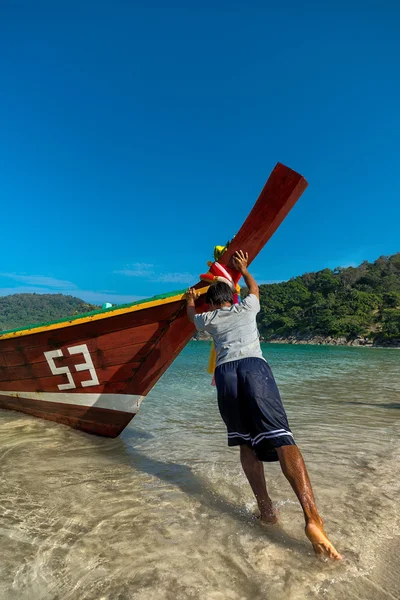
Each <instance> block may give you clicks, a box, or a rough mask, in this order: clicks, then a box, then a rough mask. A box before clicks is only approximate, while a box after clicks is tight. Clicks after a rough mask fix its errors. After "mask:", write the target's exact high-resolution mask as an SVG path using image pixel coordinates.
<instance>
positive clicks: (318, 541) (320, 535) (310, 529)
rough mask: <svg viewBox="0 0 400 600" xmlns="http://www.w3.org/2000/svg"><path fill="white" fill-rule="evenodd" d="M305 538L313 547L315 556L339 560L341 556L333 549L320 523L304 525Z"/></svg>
mask: <svg viewBox="0 0 400 600" xmlns="http://www.w3.org/2000/svg"><path fill="white" fill-rule="evenodd" d="M305 531H306V536H307V537H308V539H309V540H310V542H311V543H312V545H313V548H314V552H315V554H319V555H320V556H327V557H328V558H331V559H332V560H341V559H342V558H343V556H342V555H341V554H339V552H338V551H337V550H336V549H335V548H334V546H333V545H332V544H331V542H330V541H329V540H328V537H327V535H326V533H325V531H324V529H323V526H322V522H321V524H319V523H313V522H309V523H307V525H306V529H305Z"/></svg>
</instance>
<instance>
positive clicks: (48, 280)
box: [0, 273, 77, 290]
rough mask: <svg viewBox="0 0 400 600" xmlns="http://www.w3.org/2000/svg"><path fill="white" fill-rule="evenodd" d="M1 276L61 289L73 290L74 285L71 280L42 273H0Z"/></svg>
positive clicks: (29, 283)
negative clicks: (46, 275)
mask: <svg viewBox="0 0 400 600" xmlns="http://www.w3.org/2000/svg"><path fill="white" fill-rule="evenodd" d="M0 276H1V277H8V278H9V279H13V280H14V281H20V282H21V283H27V284H28V285H37V286H41V287H46V288H57V289H63V290H74V289H76V287H77V286H76V285H75V284H74V283H72V282H71V281H66V280H64V279H56V278H55V277H45V276H43V275H19V274H18V273H0Z"/></svg>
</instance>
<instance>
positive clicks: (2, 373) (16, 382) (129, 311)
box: [0, 163, 307, 437]
mask: <svg viewBox="0 0 400 600" xmlns="http://www.w3.org/2000/svg"><path fill="white" fill-rule="evenodd" d="M306 187H307V182H306V180H305V179H304V178H303V177H302V176H301V175H299V174H298V173H296V172H295V171H292V170H291V169H289V168H288V167H285V166H284V165H282V164H280V163H278V164H277V165H276V167H275V169H274V170H273V171H272V173H271V175H270V177H269V179H268V181H267V183H266V184H265V186H264V188H263V190H262V192H261V194H260V196H259V198H258V200H257V202H256V204H255V205H254V207H253V209H252V210H251V212H250V214H249V216H248V217H247V219H246V221H245V222H244V224H243V225H242V227H241V228H240V230H239V232H238V233H237V235H236V236H235V237H234V239H233V241H232V243H231V244H230V246H229V247H228V249H227V250H226V251H225V253H224V254H223V255H222V257H221V258H220V259H219V262H220V263H221V264H225V265H226V264H227V263H228V261H229V259H230V258H231V256H232V254H233V253H234V252H235V251H236V250H238V249H243V250H245V251H246V252H248V254H249V259H250V261H251V260H253V259H254V258H255V256H256V255H257V254H258V253H259V252H260V250H261V249H262V248H263V246H264V245H265V244H266V242H267V241H268V240H269V238H270V237H271V236H272V234H273V233H274V232H275V231H276V229H277V228H278V227H279V225H280V224H281V222H282V221H283V219H284V218H285V217H286V215H287V214H288V212H289V210H290V209H291V208H292V207H293V205H294V204H295V202H296V201H297V200H298V198H299V197H300V196H301V194H302V193H303V191H304V190H305V188H306ZM195 287H196V288H197V289H198V292H199V293H200V298H199V300H198V303H197V307H198V310H199V311H202V310H204V309H205V308H206V305H205V293H206V291H207V287H204V283H198V284H197V285H196V286H195ZM193 333H194V327H193V324H192V323H190V322H189V321H188V319H187V318H186V310H185V298H184V292H183V291H181V292H173V293H171V294H164V295H162V296H155V297H153V298H149V299H148V300H144V301H141V302H135V303H132V304H127V305H124V306H117V307H112V308H109V309H106V310H100V311H95V312H92V313H88V314H84V315H78V316H75V317H71V318H69V319H66V320H64V321H59V322H54V323H46V324H42V325H35V326H32V327H29V328H26V329H19V330H13V331H6V332H3V333H0V408H3V409H8V410H16V411H20V412H23V413H26V414H29V415H32V416H35V417H41V418H43V419H48V420H51V421H56V422H58V423H63V424H64V425H69V426H70V427H73V428H75V429H80V430H82V431H86V432H89V433H94V434H98V435H104V436H108V437H116V436H117V435H119V434H120V433H121V431H123V429H124V428H125V427H126V426H127V424H128V423H129V422H130V421H131V419H132V418H133V417H134V416H135V414H136V413H137V411H138V409H139V406H140V403H141V401H142V399H143V398H144V397H145V396H146V394H147V393H148V392H149V391H150V390H151V388H152V387H153V386H154V385H155V383H156V382H157V381H158V379H159V378H160V377H161V375H162V374H163V373H164V372H165V371H166V369H167V368H168V367H169V365H170V364H171V363H172V361H173V360H174V359H175V358H176V356H177V355H178V354H179V353H180V352H181V350H182V349H183V348H184V346H185V345H186V344H187V342H188V341H189V340H190V338H191V337H192V336H193Z"/></svg>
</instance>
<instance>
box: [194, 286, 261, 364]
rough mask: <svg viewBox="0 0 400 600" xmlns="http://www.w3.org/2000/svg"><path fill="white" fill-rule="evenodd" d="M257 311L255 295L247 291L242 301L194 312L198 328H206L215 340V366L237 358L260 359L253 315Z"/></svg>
mask: <svg viewBox="0 0 400 600" xmlns="http://www.w3.org/2000/svg"><path fill="white" fill-rule="evenodd" d="M258 312H260V302H259V301H258V298H257V296H255V295H254V294H249V295H248V296H247V297H246V298H245V299H244V300H243V302H242V303H241V304H233V305H232V306H227V307H225V308H219V309H217V310H213V311H210V312H204V313H201V314H199V315H195V317H194V324H195V327H196V329H197V330H198V331H208V333H209V334H210V335H211V337H212V338H213V340H214V345H215V351H216V354H217V367H218V366H219V365H222V364H223V363H226V362H230V361H231V360H239V359H240V358H250V357H255V358H263V355H262V352H261V347H260V341H259V333H258V329H257V323H256V315H257V313H258Z"/></svg>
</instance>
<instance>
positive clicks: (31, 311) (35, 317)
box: [0, 294, 99, 331]
mask: <svg viewBox="0 0 400 600" xmlns="http://www.w3.org/2000/svg"><path fill="white" fill-rule="evenodd" d="M97 308H99V307H98V306H94V305H93V304H87V303H86V302H84V301H83V300H80V299H79V298H74V296H64V295H63V294H13V295H12V296H3V297H0V331H4V330H7V329H14V328H16V327H25V326H27V325H32V324H35V323H47V322H48V321H57V320H58V319H64V318H65V317H69V316H71V315H77V314H80V313H84V312H89V311H91V310H96V309H97Z"/></svg>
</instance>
